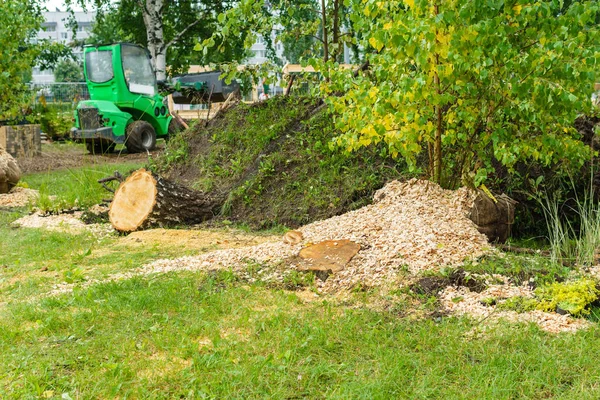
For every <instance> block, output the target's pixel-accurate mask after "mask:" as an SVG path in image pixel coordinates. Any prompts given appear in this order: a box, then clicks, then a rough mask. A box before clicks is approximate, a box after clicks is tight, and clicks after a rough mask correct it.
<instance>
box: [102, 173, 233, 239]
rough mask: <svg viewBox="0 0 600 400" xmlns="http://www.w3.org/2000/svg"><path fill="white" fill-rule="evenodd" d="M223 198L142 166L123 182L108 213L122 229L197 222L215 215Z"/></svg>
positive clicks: (130, 229)
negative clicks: (190, 187)
mask: <svg viewBox="0 0 600 400" xmlns="http://www.w3.org/2000/svg"><path fill="white" fill-rule="evenodd" d="M223 201H224V198H222V197H215V196H210V195H208V194H206V193H202V192H198V191H195V190H191V189H189V188H187V187H185V186H182V185H179V184H177V183H175V182H172V181H169V180H167V179H164V178H161V177H160V176H158V175H156V174H153V173H152V172H150V171H146V170H145V169H140V170H137V171H135V172H134V173H133V174H131V175H130V176H129V177H128V178H127V179H126V180H125V181H124V182H123V183H121V185H120V186H119V188H118V189H117V191H116V193H115V197H114V199H113V201H112V203H111V205H110V209H109V211H108V216H109V219H110V222H111V224H112V225H113V227H114V228H115V229H116V230H118V231H121V232H132V231H135V230H138V229H147V228H151V227H166V226H175V225H193V224H197V223H200V222H203V221H206V220H209V219H211V218H213V217H214V216H215V215H216V213H217V212H218V211H219V209H220V207H221V205H222V204H223Z"/></svg>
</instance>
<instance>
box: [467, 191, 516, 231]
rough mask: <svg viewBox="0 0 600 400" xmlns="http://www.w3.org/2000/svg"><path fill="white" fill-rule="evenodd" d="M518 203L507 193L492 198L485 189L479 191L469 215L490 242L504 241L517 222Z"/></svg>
mask: <svg viewBox="0 0 600 400" xmlns="http://www.w3.org/2000/svg"><path fill="white" fill-rule="evenodd" d="M516 204H517V202H516V201H514V200H513V199H511V198H510V197H508V196H507V195H505V194H501V195H499V196H495V199H492V198H490V197H489V196H488V195H487V194H485V193H484V192H483V191H479V194H478V195H477V197H476V198H475V202H474V203H473V207H472V209H471V214H470V216H469V217H470V218H471V221H473V222H474V223H475V225H477V229H478V230H479V232H481V233H483V234H484V235H486V236H487V237H488V239H489V241H490V242H496V243H504V242H506V240H507V239H508V237H509V235H510V228H511V226H512V224H513V223H514V222H515V206H516Z"/></svg>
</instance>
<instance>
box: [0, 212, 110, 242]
mask: <svg viewBox="0 0 600 400" xmlns="http://www.w3.org/2000/svg"><path fill="white" fill-rule="evenodd" d="M82 214H83V213H82V212H81V211H75V212H72V213H68V214H67V213H65V214H58V215H44V214H41V213H39V212H36V213H33V214H30V215H26V216H24V217H21V218H19V219H18V220H16V221H14V222H13V223H12V224H11V225H12V226H13V227H15V228H37V229H45V230H48V231H54V232H64V233H70V234H74V235H75V234H80V233H84V232H90V233H92V234H94V236H96V237H98V238H101V237H104V236H109V235H111V234H113V233H114V229H113V228H112V226H110V224H86V223H84V222H83V221H82V220H81V215H82Z"/></svg>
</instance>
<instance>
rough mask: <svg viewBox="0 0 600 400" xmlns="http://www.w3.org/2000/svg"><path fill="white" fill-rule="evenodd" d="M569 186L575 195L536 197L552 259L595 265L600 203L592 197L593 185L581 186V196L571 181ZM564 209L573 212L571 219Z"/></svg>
mask: <svg viewBox="0 0 600 400" xmlns="http://www.w3.org/2000/svg"><path fill="white" fill-rule="evenodd" d="M572 187H573V193H574V198H572V199H568V200H567V201H565V202H561V201H559V199H558V197H557V196H549V195H546V196H544V197H542V198H540V199H538V201H539V203H540V204H541V206H542V209H543V211H544V217H545V220H546V226H547V230H548V240H549V242H550V255H551V260H552V262H554V263H557V264H559V263H560V264H565V265H577V266H590V265H594V264H595V263H596V262H597V261H598V258H599V256H600V255H599V254H598V253H597V249H598V248H600V204H599V203H598V202H597V201H596V200H595V199H594V191H593V185H591V186H590V187H589V188H587V189H585V190H584V192H583V197H580V196H579V195H577V190H576V188H575V184H574V183H572ZM564 208H567V210H565V209H564ZM565 211H568V212H569V214H573V219H569V218H565Z"/></svg>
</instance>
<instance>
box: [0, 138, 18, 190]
mask: <svg viewBox="0 0 600 400" xmlns="http://www.w3.org/2000/svg"><path fill="white" fill-rule="evenodd" d="M19 179H21V169H19V165H18V164H17V162H16V161H15V159H14V158H13V157H12V156H11V155H10V154H8V153H7V152H6V151H5V150H4V149H3V148H2V147H0V194H1V193H8V192H9V191H10V189H12V188H13V187H14V186H15V185H16V184H17V183H19Z"/></svg>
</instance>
